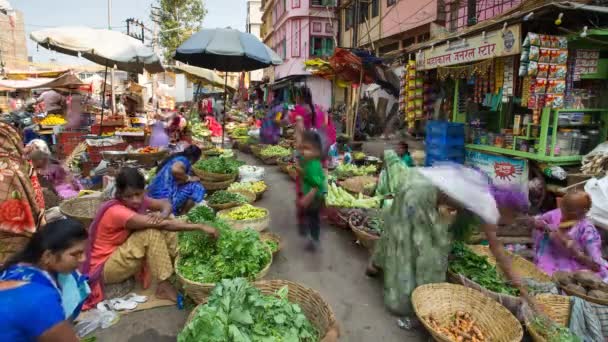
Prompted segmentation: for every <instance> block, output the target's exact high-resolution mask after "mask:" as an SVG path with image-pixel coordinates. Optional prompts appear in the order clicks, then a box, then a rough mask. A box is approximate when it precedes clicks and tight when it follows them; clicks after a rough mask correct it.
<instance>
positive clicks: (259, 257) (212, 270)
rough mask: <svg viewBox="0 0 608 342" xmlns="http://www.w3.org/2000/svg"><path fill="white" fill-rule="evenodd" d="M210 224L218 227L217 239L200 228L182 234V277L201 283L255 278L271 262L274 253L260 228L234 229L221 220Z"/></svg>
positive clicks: (180, 260)
mask: <svg viewBox="0 0 608 342" xmlns="http://www.w3.org/2000/svg"><path fill="white" fill-rule="evenodd" d="M207 224H209V225H211V226H214V227H215V228H216V229H218V230H219V233H220V237H219V238H218V239H217V240H213V239H211V238H209V236H208V235H207V234H205V233H203V232H200V231H189V232H180V234H179V240H178V241H179V244H178V246H179V247H178V248H179V256H180V257H179V262H178V264H177V272H178V273H179V274H180V275H181V276H182V277H184V278H186V279H189V280H191V281H194V282H200V283H216V282H218V281H220V280H222V279H232V278H238V277H244V278H249V279H254V278H255V276H256V275H257V274H258V273H259V272H260V271H261V270H262V269H263V268H264V267H266V265H267V264H268V262H269V261H270V257H271V252H270V250H269V248H268V247H267V246H266V243H265V242H263V241H262V240H260V234H259V233H258V232H257V231H255V230H253V229H245V230H235V229H232V228H231V227H230V225H229V224H227V223H226V222H225V221H222V220H221V219H217V220H215V221H213V222H207Z"/></svg>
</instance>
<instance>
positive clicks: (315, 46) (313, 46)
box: [310, 36, 334, 57]
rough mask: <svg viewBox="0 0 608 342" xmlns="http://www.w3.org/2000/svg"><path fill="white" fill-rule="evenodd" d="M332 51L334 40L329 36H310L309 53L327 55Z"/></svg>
mask: <svg viewBox="0 0 608 342" xmlns="http://www.w3.org/2000/svg"><path fill="white" fill-rule="evenodd" d="M333 53H334V40H333V38H331V37H314V36H311V37H310V55H311V56H315V57H327V56H331V55H333Z"/></svg>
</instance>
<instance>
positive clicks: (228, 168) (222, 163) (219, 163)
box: [194, 157, 245, 174]
mask: <svg viewBox="0 0 608 342" xmlns="http://www.w3.org/2000/svg"><path fill="white" fill-rule="evenodd" d="M243 164H245V163H244V162H242V161H240V160H236V159H233V158H220V157H212V158H208V159H202V160H199V161H198V162H197V163H196V164H194V168H196V169H198V170H202V171H206V172H211V173H223V174H233V173H236V172H237V171H238V169H239V166H241V165H243Z"/></svg>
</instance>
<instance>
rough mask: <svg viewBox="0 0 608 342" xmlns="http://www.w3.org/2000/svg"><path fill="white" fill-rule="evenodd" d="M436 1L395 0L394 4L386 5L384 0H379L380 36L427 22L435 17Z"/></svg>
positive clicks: (384, 36)
mask: <svg viewBox="0 0 608 342" xmlns="http://www.w3.org/2000/svg"><path fill="white" fill-rule="evenodd" d="M437 5H438V4H437V1H436V0H434V1H430V2H429V1H427V0H397V2H396V4H395V5H392V6H387V1H386V0H381V1H380V8H381V10H380V12H381V13H383V17H384V18H383V19H382V24H381V26H382V33H381V36H382V38H387V37H390V36H392V35H395V34H399V33H402V32H406V31H408V30H411V29H413V28H416V27H419V26H422V25H425V24H428V23H430V22H433V21H435V20H436V19H437Z"/></svg>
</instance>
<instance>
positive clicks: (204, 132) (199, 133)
mask: <svg viewBox="0 0 608 342" xmlns="http://www.w3.org/2000/svg"><path fill="white" fill-rule="evenodd" d="M190 131H191V132H192V135H193V136H195V137H199V138H205V137H208V136H210V135H211V131H210V130H209V129H208V128H207V125H206V124H204V123H200V122H197V123H195V124H193V125H192V126H191V127H190Z"/></svg>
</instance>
